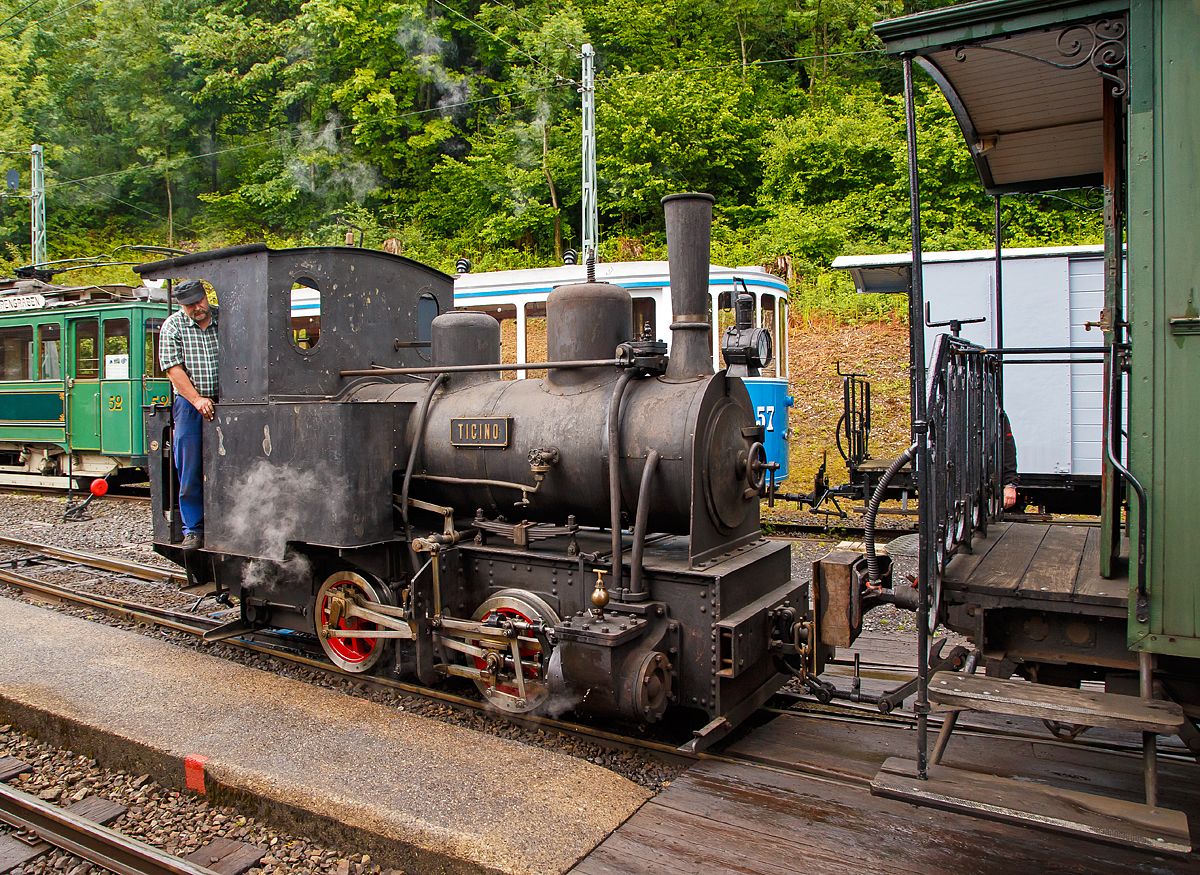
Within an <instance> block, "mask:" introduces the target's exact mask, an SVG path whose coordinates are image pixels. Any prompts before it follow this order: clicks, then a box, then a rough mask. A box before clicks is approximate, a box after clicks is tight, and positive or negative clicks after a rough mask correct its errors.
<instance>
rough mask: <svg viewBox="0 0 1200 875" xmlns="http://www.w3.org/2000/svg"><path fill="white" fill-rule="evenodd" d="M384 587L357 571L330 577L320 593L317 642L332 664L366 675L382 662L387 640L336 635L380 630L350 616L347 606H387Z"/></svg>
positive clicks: (316, 609) (318, 594)
mask: <svg viewBox="0 0 1200 875" xmlns="http://www.w3.org/2000/svg"><path fill="white" fill-rule="evenodd" d="M382 593H383V590H382V587H379V586H378V584H374V583H371V582H370V581H368V580H367V579H366V578H364V577H363V576H362V575H359V574H355V573H354V572H353V571H337V572H334V573H333V574H331V575H329V577H328V578H326V580H325V582H324V583H323V584H321V588H320V589H319V590H317V597H316V599H315V600H314V606H315V610H314V612H313V616H314V619H315V620H316V627H317V639H318V640H319V641H320V642H321V648H322V649H323V650H324V651H325V655H326V656H328V657H329V659H330V661H331V662H332V663H333V664H334V665H336V666H338V667H339V668H342V669H345V670H346V671H352V672H356V673H357V672H364V671H367V670H368V669H370V668H372V667H373V666H374V665H375V664H376V663H378V662H379V660H380V658H381V657H382V656H383V654H384V651H385V650H386V649H387V648H386V642H387V640H388V639H386V638H370V637H354V638H346V637H342V636H339V635H337V634H334V633H336V632H338V631H345V632H370V631H373V630H376V629H378V628H379V627H378V626H377V625H375V624H374V623H372V622H370V621H368V620H363V619H362V618H361V617H350V616H346V607H347V606H349V605H353V604H356V603H361V604H363V605H371V604H377V605H378V604H386V602H385V601H384V599H383V596H382Z"/></svg>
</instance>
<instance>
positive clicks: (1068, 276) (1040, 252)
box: [833, 246, 1104, 510]
mask: <svg viewBox="0 0 1200 875" xmlns="http://www.w3.org/2000/svg"><path fill="white" fill-rule="evenodd" d="M923 261H924V288H925V300H926V302H928V305H929V321H931V322H947V321H949V320H951V319H959V320H964V321H965V320H968V319H979V318H982V319H983V320H984V321H983V322H979V323H974V324H970V325H963V326H962V333H961V335H960V336H961V337H962V338H963V339H965V340H969V341H971V342H972V343H977V344H980V345H981V346H986V347H995V346H996V345H997V334H996V287H995V286H996V261H995V250H991V249H988V250H971V251H964V252H926V253H924V254H923ZM1002 264H1003V267H1002V270H1003V272H1002V274H1001V291H1002V300H1003V308H1004V313H1003V316H1004V318H1003V335H1004V346H1005V347H1009V348H1016V347H1063V346H1076V347H1096V346H1101V345H1103V343H1104V336H1103V333H1102V332H1101V331H1100V330H1098V329H1096V330H1092V331H1090V332H1089V331H1086V330H1085V328H1084V323H1086V322H1093V323H1094V322H1097V321H1098V320H1099V319H1100V310H1101V308H1102V307H1103V306H1104V249H1103V247H1102V246H1063V247H1053V248H1037V249H1005V250H1004V251H1003V260H1002ZM910 265H911V256H910V255H908V254H907V253H905V254H897V255H856V256H842V257H840V258H838V259H836V260H835V261H834V262H833V267H835V268H837V269H840V270H846V271H849V273H850V275H851V277H852V278H853V280H854V285H855V287H856V288H857V289H858V291H859V292H860V293H878V292H895V293H907V292H908V291H909V273H910ZM949 330H950V329H949V328H946V327H939V328H926V329H925V360H926V362H929V361H930V359H931V358H932V354H933V345H934V342H935V340H936V338H937V336H938V334H941V333H946V332H948V331H949ZM1059 358H1062V357H1061V356H1060V357H1059ZM1075 358H1081V359H1088V361H1086V362H1075V363H1070V364H1068V363H1066V362H1061V363H1054V364H1012V363H1009V364H1005V366H1004V407H1005V410H1006V411H1007V412H1008V417H1009V421H1010V422H1011V423H1012V429H1013V437H1014V438H1015V439H1016V442H1017V459H1018V462H1019V469H1020V475H1021V484H1022V488H1023V489H1025V490H1027V491H1028V492H1029V494H1030V496H1031V498H1032V500H1033V501H1034V503H1037V504H1044V505H1046V506H1047V507H1051V508H1055V509H1061V510H1070V509H1091V508H1093V507H1095V508H1098V507H1099V485H1100V457H1101V452H1102V445H1101V429H1102V424H1103V411H1102V406H1103V397H1104V386H1103V365H1102V364H1098V363H1095V362H1094V361H1092V360H1093V359H1096V358H1098V356H1084V355H1081V356H1076V357H1075Z"/></svg>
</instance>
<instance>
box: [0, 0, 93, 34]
mask: <svg viewBox="0 0 1200 875" xmlns="http://www.w3.org/2000/svg"><path fill="white" fill-rule="evenodd" d="M91 2H92V0H79V2H78V3H76V4H75V5H74V6H68V7H67V8H66V9H60V10H58V11H57V12H53V13H51V14H50V15H47V16H46V17H45V18H39V19H38V20H37V21H31V22H29V24H27V25H25V26H24V27H22V28H21V29H20V30H14V31H13V32H12V33H7V34H5V35H4V37H5V39H10V38H12V37H14V36H20V35H21V34H23V33H24V32H25V31H27V30H29V28H31V27H35V26H37V25H39V24H41V23H42V22H43V21H49V20H50V19H51V18H58V16H60V15H63V14H65V13H67V12H70V11H71V10H72V9H78V8H79V7H80V6H82V5H83V4H85V3H91ZM26 8H28V7H26ZM18 14H19V13H18ZM60 45H61V43H60Z"/></svg>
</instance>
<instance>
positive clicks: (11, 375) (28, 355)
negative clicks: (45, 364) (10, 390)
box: [0, 325, 33, 381]
mask: <svg viewBox="0 0 1200 875" xmlns="http://www.w3.org/2000/svg"><path fill="white" fill-rule="evenodd" d="M32 375H33V326H32V325H15V326H13V327H12V328H0V379H2V380H6V381H13V380H28V379H30V378H31V377H32Z"/></svg>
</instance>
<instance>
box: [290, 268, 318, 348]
mask: <svg viewBox="0 0 1200 875" xmlns="http://www.w3.org/2000/svg"><path fill="white" fill-rule="evenodd" d="M291 305H292V343H293V344H295V345H296V348H297V349H298V350H300V351H301V352H308V350H310V349H312V348H313V347H315V346H316V345H317V344H318V343H319V342H320V340H321V290H320V289H319V288H317V283H316V281H315V280H312V279H309V278H308V277H303V276H302V277H299V278H297V280H296V281H295V282H294V283H292V300H291Z"/></svg>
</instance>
